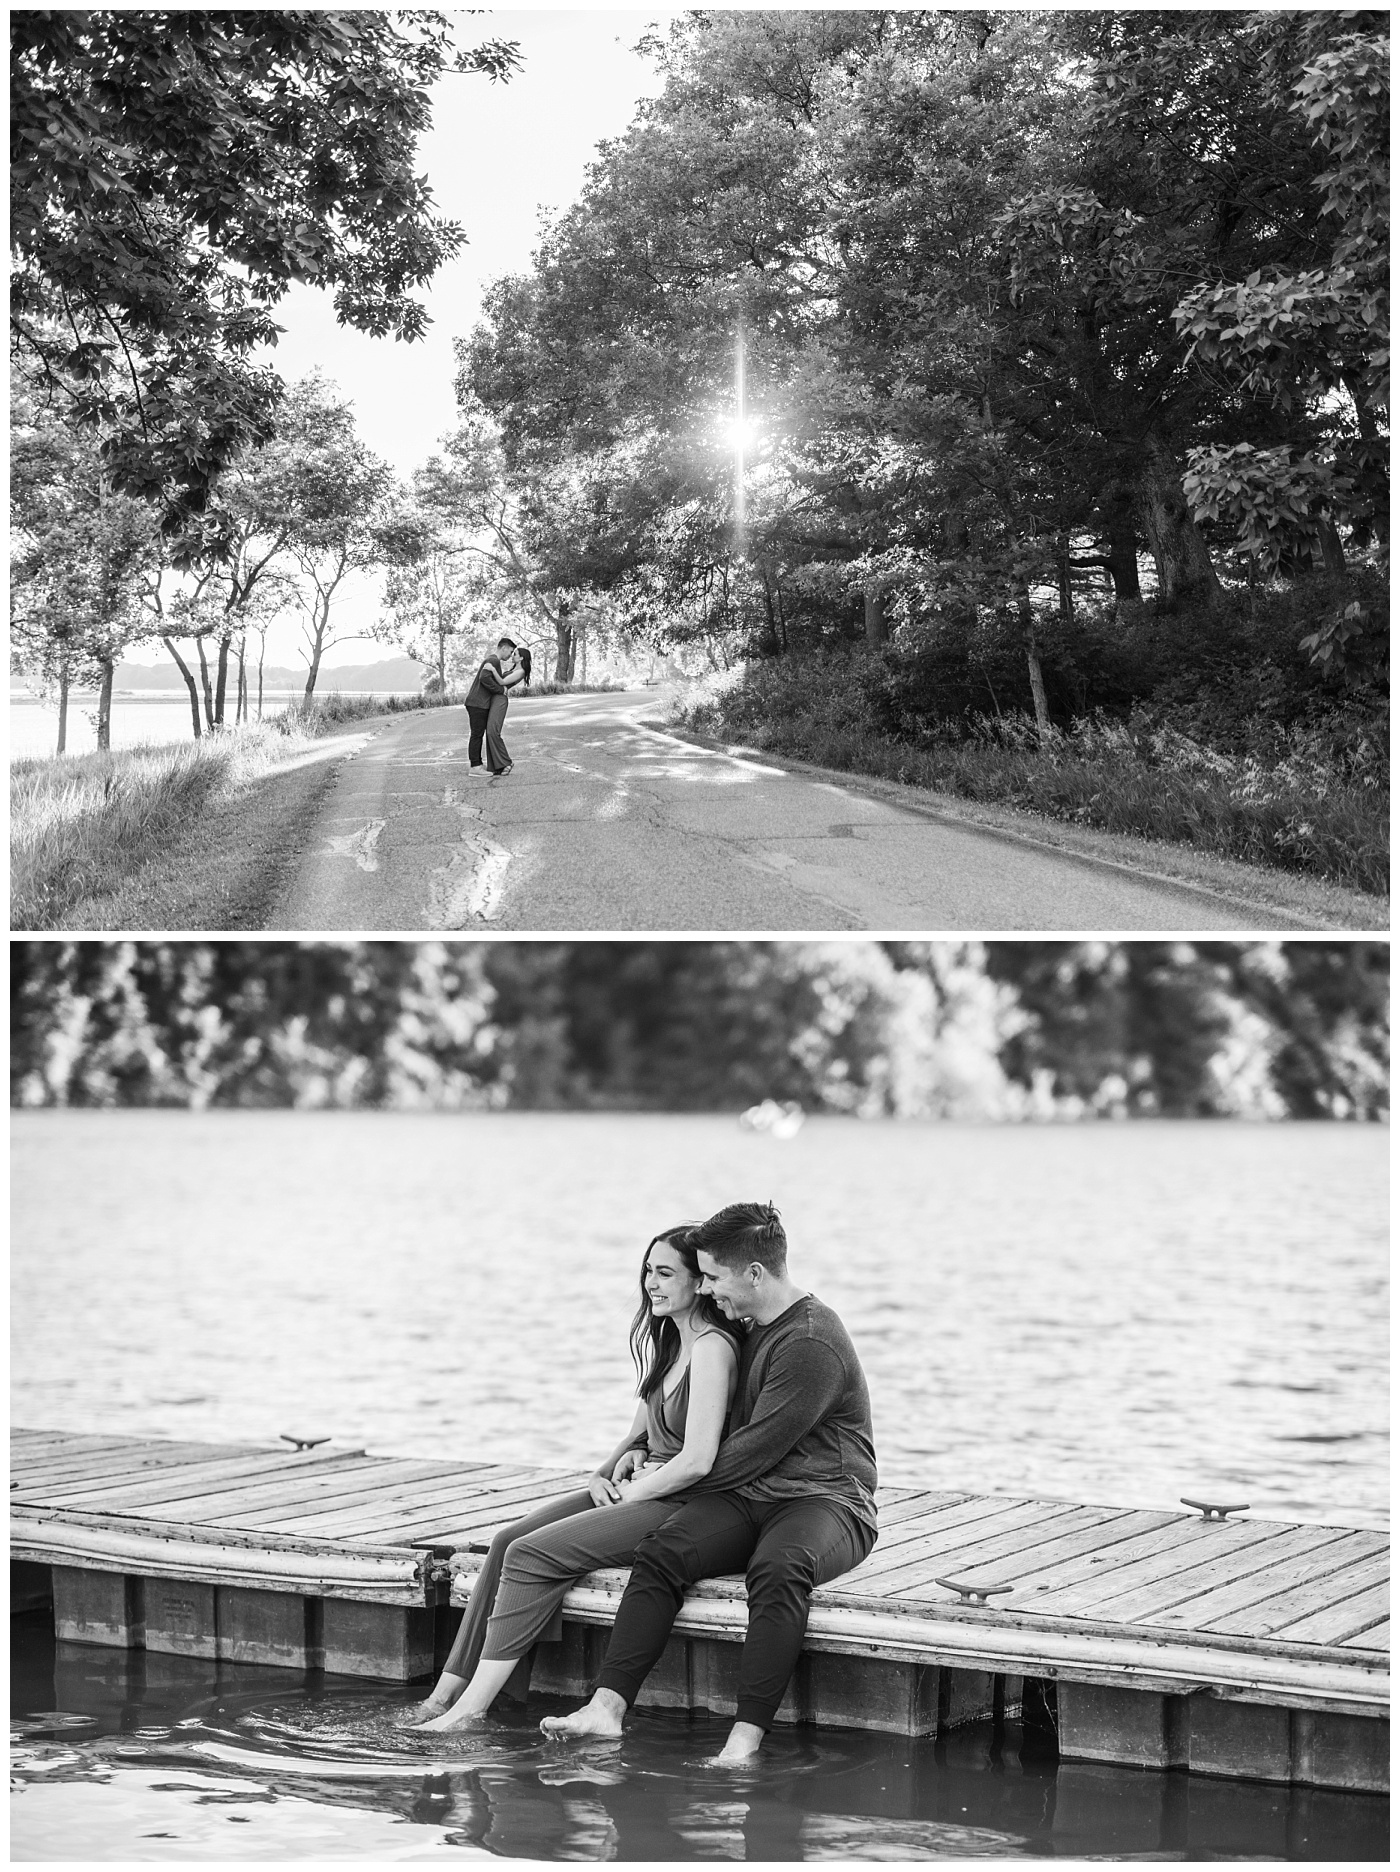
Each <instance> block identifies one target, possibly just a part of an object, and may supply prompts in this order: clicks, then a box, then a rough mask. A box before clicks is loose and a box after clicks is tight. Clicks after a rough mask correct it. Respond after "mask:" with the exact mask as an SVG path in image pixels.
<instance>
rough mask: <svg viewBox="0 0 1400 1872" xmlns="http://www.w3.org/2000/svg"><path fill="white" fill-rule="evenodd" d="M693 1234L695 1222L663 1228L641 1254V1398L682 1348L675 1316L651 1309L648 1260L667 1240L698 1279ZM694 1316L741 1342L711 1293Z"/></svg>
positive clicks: (636, 1344) (635, 1331) (635, 1341)
mask: <svg viewBox="0 0 1400 1872" xmlns="http://www.w3.org/2000/svg"><path fill="white" fill-rule="evenodd" d="M694 1233H695V1224H694V1223H693V1222H682V1223H681V1224H679V1226H678V1227H676V1228H669V1229H662V1231H661V1233H660V1234H659V1235H653V1236H652V1238H651V1240H650V1241H649V1242H648V1243H647V1251H646V1253H645V1254H644V1255H643V1256H642V1283H641V1284H642V1304H641V1305H640V1306H639V1307H638V1308H637V1313H636V1317H635V1318H634V1319H633V1321H632V1332H631V1346H632V1363H633V1364H634V1365H635V1366H636V1368H637V1377H638V1379H639V1380H640V1382H639V1383H638V1385H637V1396H638V1397H639V1398H649V1397H650V1396H651V1394H652V1392H653V1391H655V1390H656V1389H657V1388H658V1386H659V1385H660V1384H661V1382H662V1380H663V1379H664V1378H665V1376H666V1374H667V1372H668V1371H670V1369H671V1367H672V1366H673V1365H674V1364H675V1362H676V1355H677V1353H678V1352H679V1351H680V1349H681V1334H680V1328H679V1327H678V1326H677V1325H676V1322H675V1321H674V1320H673V1319H657V1317H656V1315H655V1314H654V1313H653V1312H652V1310H651V1301H650V1300H649V1299H648V1298H647V1262H648V1261H649V1260H650V1259H651V1251H652V1249H653V1248H654V1247H655V1246H656V1244H657V1243H658V1242H666V1243H668V1244H669V1246H670V1247H672V1248H674V1249H675V1251H676V1253H677V1254H678V1255H679V1256H680V1258H681V1260H682V1261H684V1263H685V1265H686V1271H687V1273H689V1274H691V1275H693V1276H694V1277H695V1279H696V1280H698V1279H699V1278H700V1264H699V1262H698V1261H697V1260H696V1259H695V1250H694V1248H693V1247H692V1246H691V1237H692V1236H693V1235H694ZM695 1317H696V1319H697V1321H699V1323H700V1324H701V1325H703V1326H716V1327H718V1328H719V1330H720V1331H721V1332H722V1333H726V1334H727V1335H728V1336H729V1337H730V1338H731V1339H732V1340H734V1341H735V1343H736V1344H737V1343H738V1339H739V1333H738V1329H737V1328H736V1326H735V1325H734V1322H733V1320H730V1319H726V1318H725V1316H724V1314H723V1313H721V1312H720V1310H719V1308H718V1307H717V1306H716V1305H715V1303H714V1301H713V1300H712V1299H711V1298H710V1296H709V1295H708V1294H701V1296H700V1298H699V1299H698V1300H697V1301H696V1303H695Z"/></svg>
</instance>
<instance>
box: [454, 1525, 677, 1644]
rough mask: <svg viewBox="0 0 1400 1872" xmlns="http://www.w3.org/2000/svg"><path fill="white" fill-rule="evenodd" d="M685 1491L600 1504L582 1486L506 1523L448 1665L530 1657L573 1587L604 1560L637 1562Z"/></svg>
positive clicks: (479, 1578) (474, 1589)
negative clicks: (642, 1544) (641, 1546)
mask: <svg viewBox="0 0 1400 1872" xmlns="http://www.w3.org/2000/svg"><path fill="white" fill-rule="evenodd" d="M681 1499H682V1498H681V1497H680V1496H677V1495H672V1496H669V1497H664V1498H663V1499H662V1500H660V1501H641V1502H616V1503H614V1504H613V1505H612V1506H611V1507H608V1508H595V1507H594V1506H593V1498H592V1496H591V1495H589V1493H588V1491H587V1490H586V1489H580V1490H579V1491H578V1492H577V1493H576V1494H573V1495H561V1496H560V1497H559V1498H558V1499H557V1500H555V1501H552V1502H546V1503H545V1505H544V1507H543V1508H537V1509H536V1510H535V1511H534V1513H533V1514H528V1515H526V1516H525V1517H524V1518H523V1519H522V1520H520V1521H515V1522H512V1523H511V1525H510V1526H509V1527H505V1528H502V1529H501V1531H500V1532H499V1533H498V1534H497V1535H496V1536H495V1538H494V1539H493V1540H492V1542H491V1545H490V1547H489V1548H488V1550H487V1554H486V1560H485V1563H484V1565H483V1566H482V1569H481V1571H480V1573H478V1574H477V1576H476V1583H475V1585H474V1586H473V1587H472V1596H471V1599H470V1601H469V1602H468V1605H467V1610H466V1615H465V1616H464V1618H463V1619H462V1623H461V1626H460V1627H459V1629H458V1632H457V1637H456V1640H455V1642H454V1643H453V1646H452V1651H451V1654H450V1655H449V1657H448V1660H447V1664H446V1666H445V1668H446V1669H447V1670H449V1671H450V1672H451V1673H452V1675H453V1676H454V1677H470V1676H471V1675H472V1672H473V1671H474V1670H475V1669H476V1667H477V1664H478V1663H479V1662H480V1661H481V1659H482V1658H487V1659H490V1660H502V1659H505V1658H520V1657H524V1655H525V1653H526V1652H527V1651H528V1650H529V1649H530V1647H531V1645H533V1644H536V1643H537V1642H538V1641H539V1639H540V1638H542V1637H543V1636H544V1634H545V1633H546V1632H547V1631H548V1630H549V1628H550V1626H551V1625H552V1624H553V1623H554V1622H555V1620H556V1619H557V1618H558V1617H559V1609H560V1607H561V1606H562V1605H563V1603H564V1595H565V1593H566V1592H568V1590H569V1588H570V1587H571V1586H572V1585H573V1584H574V1583H575V1582H576V1581H577V1580H579V1579H581V1578H582V1577H583V1575H584V1574H585V1573H592V1572H594V1571H595V1570H596V1569H597V1568H598V1567H610V1566H612V1567H616V1566H628V1565H630V1564H631V1560H632V1555H633V1554H634V1553H635V1552H636V1548H637V1542H638V1541H639V1540H641V1539H642V1537H643V1536H644V1535H647V1534H650V1533H652V1532H653V1531H654V1530H655V1529H656V1528H659V1527H660V1526H661V1524H662V1522H663V1521H665V1520H666V1519H667V1517H668V1516H669V1515H673V1514H674V1513H675V1511H676V1509H677V1508H678V1507H679V1505H680V1502H681Z"/></svg>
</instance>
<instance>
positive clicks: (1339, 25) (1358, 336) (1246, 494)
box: [1175, 12, 1390, 573]
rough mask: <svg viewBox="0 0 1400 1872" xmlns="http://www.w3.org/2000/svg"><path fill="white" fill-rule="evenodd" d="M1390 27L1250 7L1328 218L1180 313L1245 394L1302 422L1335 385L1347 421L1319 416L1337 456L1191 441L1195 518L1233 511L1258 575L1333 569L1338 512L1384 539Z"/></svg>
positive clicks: (1209, 358) (1199, 291)
mask: <svg viewBox="0 0 1400 1872" xmlns="http://www.w3.org/2000/svg"><path fill="white" fill-rule="evenodd" d="M1387 26H1388V22H1387V20H1386V18H1385V17H1384V16H1383V15H1379V14H1375V13H1359V12H1342V13H1331V14H1324V13H1313V14H1295V15H1287V14H1260V15H1255V16H1253V18H1252V22H1251V37H1252V39H1253V41H1254V43H1255V45H1256V47H1257V48H1258V52H1259V59H1260V67H1261V70H1262V72H1263V74H1264V77H1265V81H1266V84H1267V86H1268V89H1269V90H1270V92H1271V93H1272V95H1273V96H1274V98H1275V99H1276V101H1277V102H1278V104H1279V105H1280V107H1281V108H1283V109H1285V110H1287V111H1289V112H1291V114H1292V115H1293V116H1294V117H1295V118H1297V119H1299V120H1300V121H1301V122H1302V123H1303V124H1304V125H1305V126H1306V129H1307V131H1308V132H1309V133H1310V134H1311V136H1312V139H1313V167H1314V171H1315V173H1314V174H1313V176H1312V187H1313V189H1314V191H1316V193H1317V194H1320V196H1321V198H1322V199H1321V203H1320V206H1321V209H1322V218H1321V226H1320V228H1319V229H1318V230H1317V234H1315V235H1314V238H1313V240H1312V242H1311V243H1310V244H1309V246H1308V247H1306V248H1303V249H1302V250H1300V251H1297V252H1296V253H1292V254H1286V255H1280V256H1278V257H1277V258H1276V259H1275V260H1274V262H1273V264H1272V265H1270V266H1268V267H1266V268H1255V269H1254V270H1253V271H1251V272H1250V273H1249V274H1248V275H1247V276H1246V277H1244V278H1235V279H1230V280H1226V281H1223V282H1222V281H1219V280H1209V281H1203V282H1202V283H1201V284H1199V285H1197V286H1195V287H1193V288H1192V290H1191V291H1190V292H1188V293H1187V294H1186V295H1185V296H1184V298H1183V299H1182V300H1181V303H1180V304H1179V305H1178V306H1177V308H1176V311H1175V318H1176V322H1177V325H1178V327H1179V329H1180V330H1181V332H1182V333H1183V335H1184V336H1185V337H1187V338H1189V340H1190V346H1191V354H1192V355H1193V356H1194V357H1197V358H1199V359H1201V360H1202V361H1203V362H1205V363H1207V364H1208V365H1211V366H1214V367H1215V368H1216V369H1217V370H1219V371H1220V372H1222V373H1223V374H1224V375H1225V376H1226V377H1227V378H1228V380H1229V381H1230V382H1231V383H1232V384H1233V385H1234V386H1235V387H1236V389H1237V392H1238V393H1239V394H1240V395H1241V396H1245V397H1257V398H1261V399H1264V400H1267V401H1270V402H1272V403H1273V404H1275V405H1276V406H1277V407H1279V408H1280V409H1281V410H1282V411H1284V412H1285V413H1287V414H1289V415H1291V416H1293V417H1295V418H1296V417H1298V416H1300V415H1302V414H1304V413H1305V412H1307V411H1308V410H1309V409H1312V410H1317V409H1318V408H1319V405H1321V404H1322V403H1324V402H1325V400H1327V399H1329V398H1332V399H1333V400H1334V401H1335V395H1336V393H1338V392H1343V391H1344V392H1345V393H1346V396H1347V398H1348V399H1349V401H1350V403H1351V413H1352V422H1351V423H1350V424H1348V423H1346V422H1339V421H1338V420H1337V417H1336V416H1335V414H1334V415H1333V417H1332V419H1331V421H1330V423H1327V424H1325V425H1323V424H1319V425H1318V426H1317V429H1316V434H1317V438H1318V440H1326V441H1327V442H1329V443H1330V444H1331V452H1332V460H1330V461H1329V460H1327V459H1325V458H1323V457H1322V456H1320V454H1319V452H1318V451H1317V449H1316V446H1313V447H1311V448H1308V447H1304V448H1303V449H1302V451H1301V452H1299V450H1298V449H1297V448H1296V447H1295V448H1293V449H1289V448H1282V449H1280V448H1275V449H1272V450H1268V449H1259V448H1257V447H1255V446H1254V445H1252V444H1251V443H1249V442H1240V443H1237V444H1236V445H1235V446H1234V447H1233V448H1230V449H1224V450H1222V449H1218V448H1217V449H1210V448H1201V449H1196V450H1193V451H1192V456H1191V470H1192V473H1191V478H1190V482H1189V483H1188V491H1189V492H1190V493H1191V495H1192V498H1193V504H1194V505H1195V506H1196V509H1197V511H1198V513H1200V514H1202V515H1204V516H1206V517H1208V518H1210V519H1226V520H1228V521H1230V522H1232V523H1233V524H1234V526H1235V528H1236V532H1237V535H1238V537H1239V540H1240V543H1241V544H1242V546H1243V547H1244V549H1245V550H1246V552H1248V553H1249V554H1250V555H1251V557H1252V558H1254V559H1255V560H1256V561H1258V562H1260V564H1261V565H1262V566H1263V568H1264V570H1265V571H1266V573H1267V572H1271V571H1273V570H1275V569H1276V568H1277V566H1278V563H1279V560H1280V558H1281V557H1282V556H1283V554H1284V553H1286V552H1288V551H1290V550H1291V551H1293V552H1295V553H1296V552H1297V550H1298V549H1299V548H1300V547H1301V548H1302V549H1303V550H1304V551H1306V552H1309V553H1311V552H1314V551H1315V552H1316V553H1317V554H1318V555H1319V556H1320V557H1322V559H1323V560H1324V562H1326V563H1328V564H1329V565H1330V566H1331V567H1332V569H1334V570H1340V569H1341V546H1340V542H1339V541H1338V540H1337V535H1336V524H1335V523H1336V521H1337V520H1350V521H1351V522H1352V524H1353V526H1354V527H1356V528H1357V529H1358V530H1359V532H1360V534H1361V536H1362V537H1363V539H1369V538H1370V537H1371V535H1372V533H1375V534H1377V535H1379V536H1380V537H1381V538H1386V537H1388V526H1389V514H1388V499H1387V496H1388V474H1387V460H1386V451H1385V448H1384V444H1383V433H1384V431H1385V429H1386V426H1387V416H1388V405H1389V329H1390V272H1389V246H1388V234H1389V174H1390V165H1389V141H1388V134H1387V132H1388V121H1387V119H1388V105H1389V95H1390V87H1389V44H1388V37H1387ZM1328 234H1330V236H1331V239H1330V243H1329V242H1328V240H1327V238H1326V236H1327V235H1328ZM1318 235H1321V237H1322V238H1318V237H1317V236H1318ZM1329 247H1330V251H1329ZM1309 263H1311V264H1309Z"/></svg>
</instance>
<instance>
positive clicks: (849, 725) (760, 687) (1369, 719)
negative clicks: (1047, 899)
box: [679, 652, 1389, 895]
mask: <svg viewBox="0 0 1400 1872" xmlns="http://www.w3.org/2000/svg"><path fill="white" fill-rule="evenodd" d="M908 661H915V659H912V658H911V659H908ZM926 667H927V666H925V668H926ZM906 673H907V662H906V660H904V659H901V657H900V656H899V654H898V653H896V652H887V653H886V654H885V655H883V656H879V657H872V656H870V655H868V654H862V653H859V652H856V653H847V654H840V653H838V654H834V655H832V654H828V655H825V656H821V657H815V658H812V659H810V660H803V661H795V660H791V661H789V660H782V661H778V660H775V661H770V662H764V663H759V664H755V665H752V666H751V667H750V668H749V669H748V670H747V671H745V672H742V673H741V674H739V675H738V676H729V677H725V678H712V679H710V681H709V682H708V683H707V684H706V685H704V686H703V687H702V689H701V690H700V691H699V692H698V693H697V694H694V695H693V697H692V699H691V700H690V701H689V702H688V703H685V704H683V705H682V706H681V708H680V710H679V719H680V720H681V721H682V722H684V723H686V724H687V725H689V726H691V727H694V728H695V729H697V730H699V731H700V732H702V733H712V734H716V735H718V736H720V737H723V738H729V737H735V736H738V737H742V738H743V739H745V740H748V741H751V742H753V743H754V744H756V745H757V746H759V747H762V748H768V749H772V750H773V751H775V752H783V753H788V754H793V755H795V756H797V757H798V758H801V759H807V760H812V761H815V762H817V763H819V764H820V765H823V766H828V767H836V768H842V769H846V770H848V771H851V772H858V773H869V774H876V775H879V776H881V777H882V778H885V779H890V780H898V781H902V782H905V783H907V784H912V785H917V786H926V787H932V788H937V789H939V790H942V791H944V792H950V793H953V794H956V795H958V796H960V797H962V798H965V799H971V800H981V801H988V802H990V801H997V802H1001V803H1003V804H1006V805H1011V806H1017V807H1021V808H1023V809H1025V810H1029V811H1034V812H1039V813H1045V814H1048V815H1050V816H1051V817H1054V818H1058V819H1064V820H1069V821H1072V822H1074V823H1077V824H1081V825H1089V826H1097V827H1099V828H1101V829H1103V830H1106V831H1112V832H1125V833H1132V834H1136V835H1138V836H1140V837H1146V838H1156V839H1165V840H1170V841H1173V842H1177V843H1185V844H1191V845H1196V846H1199V847H1201V848H1202V849H1204V850H1208V851H1212V852H1215V853H1218V854H1220V855H1221V856H1224V857H1230V858H1238V859H1243V860H1246V861H1247V862H1250V863H1254V864H1261V865H1272V866H1277V867H1279V868H1282V869H1287V870H1294V871H1302V872H1307V873H1310V874H1312V875H1314V876H1317V877H1322V878H1329V879H1332V880H1334V881H1336V882H1339V883H1344V884H1350V885H1354V886H1357V887H1359V888H1360V889H1363V890H1367V891H1370V892H1373V893H1375V894H1377V895H1384V894H1385V893H1386V892H1387V890H1388V889H1389V812H1388V768H1387V757H1386V750H1387V747H1388V737H1387V735H1386V733H1385V728H1384V719H1385V718H1384V711H1383V709H1380V708H1378V707H1377V704H1376V701H1375V699H1374V698H1366V697H1356V696H1348V695H1347V694H1345V693H1344V692H1342V691H1340V690H1338V691H1337V692H1335V693H1332V694H1330V695H1328V694H1324V695H1321V696H1320V697H1318V698H1315V699H1313V700H1312V703H1311V706H1310V708H1308V709H1303V708H1296V709H1293V710H1292V711H1291V716H1292V719H1291V720H1290V719H1289V715H1290V711H1285V710H1280V711H1279V712H1278V713H1274V712H1271V711H1270V710H1268V709H1267V708H1266V707H1265V706H1264V702H1265V700H1266V699H1267V698H1268V697H1270V696H1272V695H1273V694H1274V693H1275V691H1274V690H1273V688H1272V687H1271V685H1273V684H1275V683H1277V682H1278V681H1280V680H1282V679H1281V678H1280V677H1279V676H1277V675H1270V674H1268V673H1267V672H1263V671H1262V670H1261V671H1257V672H1255V681H1254V683H1253V685H1252V686H1250V684H1249V681H1248V679H1247V677H1246V675H1245V673H1244V672H1240V674H1239V682H1240V685H1241V692H1242V693H1243V694H1244V696H1245V697H1246V698H1248V699H1249V700H1250V702H1251V704H1252V706H1251V707H1250V708H1249V709H1243V708H1242V706H1241V705H1240V703H1239V701H1238V696H1235V697H1232V695H1231V694H1230V693H1229V692H1227V691H1225V690H1223V689H1222V690H1221V691H1220V692H1219V693H1211V692H1208V691H1207V692H1204V693H1203V694H1202V695H1200V696H1197V697H1195V698H1194V699H1193V700H1191V701H1187V702H1172V703H1169V704H1162V705H1158V706H1155V707H1154V706H1153V705H1152V703H1151V702H1149V703H1147V704H1144V705H1138V706H1135V707H1130V708H1128V709H1127V710H1126V711H1125V712H1123V713H1122V714H1120V715H1114V714H1111V713H1109V712H1108V711H1107V710H1105V709H1102V708H1098V709H1095V710H1094V711H1093V712H1092V713H1086V714H1082V715H1079V716H1077V717H1073V718H1071V720H1070V721H1069V722H1068V724H1067V725H1066V726H1065V727H1063V728H1060V729H1057V730H1055V731H1054V732H1053V733H1052V735H1051V737H1050V739H1049V741H1048V743H1046V744H1045V745H1042V744H1041V742H1040V738H1039V736H1038V735H1037V732H1036V727H1035V723H1034V720H1033V718H1032V717H1031V716H1030V715H1029V714H1028V713H1027V712H1026V711H1025V710H1024V709H1020V708H1016V709H1009V710H1008V709H1005V708H1003V709H1002V710H1001V711H1000V712H999V713H993V712H988V711H986V710H982V711H976V710H973V709H971V708H969V709H966V710H965V711H964V712H963V713H961V714H960V715H958V716H955V717H952V718H946V717H941V716H938V715H936V714H933V713H931V712H926V711H921V710H919V709H917V708H915V707H914V706H913V705H912V703H911V701H910V697H911V695H915V694H917V690H916V689H915V687H914V685H913V684H912V683H909V684H907V685H906V684H905V683H904V681H903V678H904V676H905V674H906ZM1232 708H1238V709H1240V712H1239V713H1232ZM1193 710H1194V711H1195V713H1194V714H1193ZM1212 711H1214V719H1215V720H1216V721H1218V723H1219V729H1218V732H1217V734H1214V735H1212V734H1210V733H1209V730H1210V729H1211V726H1212ZM1179 721H1191V722H1194V723H1196V724H1197V725H1198V726H1199V727H1200V728H1201V729H1202V730H1204V732H1198V733H1195V734H1193V733H1188V732H1186V731H1185V730H1184V729H1183V728H1182V727H1181V726H1178V725H1177V723H1178V722H1179ZM892 724H894V725H895V726H892ZM897 728H902V729H903V732H898V731H897ZM1220 741H1225V742H1228V743H1231V744H1232V745H1226V746H1221V745H1219V742H1220Z"/></svg>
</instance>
